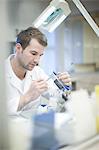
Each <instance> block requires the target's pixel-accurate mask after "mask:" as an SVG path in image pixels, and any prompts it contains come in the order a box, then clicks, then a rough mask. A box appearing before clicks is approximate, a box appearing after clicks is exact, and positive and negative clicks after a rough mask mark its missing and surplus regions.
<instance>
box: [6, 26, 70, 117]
mask: <svg viewBox="0 0 99 150" xmlns="http://www.w3.org/2000/svg"><path fill="white" fill-rule="evenodd" d="M46 46H47V39H46V37H45V35H44V34H43V33H41V32H40V31H39V30H38V29H37V28H34V27H29V28H27V29H26V30H23V31H21V32H20V33H19V34H18V35H17V40H16V45H15V54H12V55H10V56H9V57H8V59H7V61H6V77H7V99H8V111H9V112H10V113H11V114H14V113H20V112H22V111H23V110H24V111H25V110H30V109H37V106H38V104H39V103H40V97H41V96H42V95H43V96H45V97H46V96H47V98H48V93H50V92H49V91H51V90H52V89H53V90H52V91H53V93H54V92H55V91H54V90H55V88H56V87H55V85H54V84H53V83H49V82H47V79H48V76H47V75H46V74H45V73H44V71H43V70H42V69H41V68H40V67H39V65H38V64H39V60H40V57H41V56H42V55H43V54H44V51H45V50H44V49H45V47H46ZM58 78H59V79H61V80H62V81H63V82H64V84H68V83H70V81H71V80H70V76H69V75H68V73H60V74H59V75H58ZM50 89H51V90H50Z"/></svg>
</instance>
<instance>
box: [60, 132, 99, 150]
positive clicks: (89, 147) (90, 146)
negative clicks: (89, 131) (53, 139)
mask: <svg viewBox="0 0 99 150" xmlns="http://www.w3.org/2000/svg"><path fill="white" fill-rule="evenodd" d="M59 150H99V134H97V135H96V136H93V137H92V138H89V139H88V140H86V141H84V142H81V143H79V144H74V145H72V146H67V147H64V148H60V149H59Z"/></svg>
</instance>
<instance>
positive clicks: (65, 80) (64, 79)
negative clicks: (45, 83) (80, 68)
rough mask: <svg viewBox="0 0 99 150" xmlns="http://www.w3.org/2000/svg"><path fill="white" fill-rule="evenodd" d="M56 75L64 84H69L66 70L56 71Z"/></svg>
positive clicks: (69, 79) (69, 80)
mask: <svg viewBox="0 0 99 150" xmlns="http://www.w3.org/2000/svg"><path fill="white" fill-rule="evenodd" d="M57 77H58V78H59V80H61V81H62V82H63V83H64V85H71V78H70V75H69V74H68V72H63V73H58V74H57Z"/></svg>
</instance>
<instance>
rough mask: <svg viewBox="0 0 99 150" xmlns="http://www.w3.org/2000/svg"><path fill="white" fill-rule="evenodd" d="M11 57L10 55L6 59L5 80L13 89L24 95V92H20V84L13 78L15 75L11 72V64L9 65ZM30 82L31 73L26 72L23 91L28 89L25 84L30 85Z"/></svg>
mask: <svg viewBox="0 0 99 150" xmlns="http://www.w3.org/2000/svg"><path fill="white" fill-rule="evenodd" d="M11 56H12V55H10V57H8V59H7V60H6V76H7V80H9V81H10V84H11V85H12V86H14V87H15V88H17V89H18V90H19V92H20V93H21V94H24V90H23V91H22V88H21V84H20V82H21V81H20V80H19V81H18V78H17V77H16V76H15V74H14V72H13V70H12V67H11V63H10V58H11ZM31 80H32V71H27V74H26V77H25V81H26V83H25V86H24V89H25V91H26V89H27V87H28V86H27V84H28V85H29V84H30V83H31Z"/></svg>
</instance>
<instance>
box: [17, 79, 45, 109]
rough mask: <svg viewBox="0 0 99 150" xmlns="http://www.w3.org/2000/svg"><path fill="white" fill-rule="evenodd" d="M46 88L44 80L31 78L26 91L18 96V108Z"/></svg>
mask: <svg viewBox="0 0 99 150" xmlns="http://www.w3.org/2000/svg"><path fill="white" fill-rule="evenodd" d="M47 89H48V84H47V82H46V81H44V80H42V79H41V80H36V81H35V80H33V81H32V83H31V85H30V87H29V89H28V91H27V92H26V93H25V94H24V95H22V96H21V97H20V102H19V107H18V110H20V109H21V108H22V107H24V106H25V105H26V104H28V103H29V102H30V101H33V100H35V99H37V98H38V97H39V96H40V95H41V94H42V93H43V92H45V91H46V90H47Z"/></svg>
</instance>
